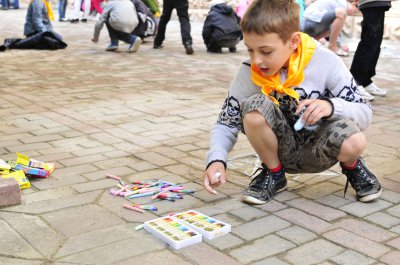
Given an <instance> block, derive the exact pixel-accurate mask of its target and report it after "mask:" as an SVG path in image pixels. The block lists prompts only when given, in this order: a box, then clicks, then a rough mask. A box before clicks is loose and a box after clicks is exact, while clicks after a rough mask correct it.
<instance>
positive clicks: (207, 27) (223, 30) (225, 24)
mask: <svg viewBox="0 0 400 265" xmlns="http://www.w3.org/2000/svg"><path fill="white" fill-rule="evenodd" d="M242 36H243V35H242V32H241V30H240V18H239V16H238V15H237V14H236V12H235V11H234V10H233V9H232V7H230V6H228V5H227V4H225V2H224V1H223V0H213V1H211V2H210V11H209V12H208V14H207V17H206V20H205V22H204V26H203V40H204V44H205V45H206V46H207V51H208V52H216V53H221V52H222V48H223V47H227V48H229V51H230V52H236V45H237V44H238V43H239V41H240V40H241V39H242V38H243V37H242Z"/></svg>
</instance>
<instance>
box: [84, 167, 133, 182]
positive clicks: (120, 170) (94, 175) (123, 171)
mask: <svg viewBox="0 0 400 265" xmlns="http://www.w3.org/2000/svg"><path fill="white" fill-rule="evenodd" d="M135 172H136V171H135V170H133V169H132V168H130V167H127V166H121V167H111V168H108V169H103V170H96V171H94V172H91V173H85V174H82V176H84V177H85V178H88V179H90V180H98V179H106V178H107V177H106V175H107V174H113V175H116V176H119V177H121V178H123V180H125V179H124V177H125V176H128V175H132V174H133V173H135Z"/></svg>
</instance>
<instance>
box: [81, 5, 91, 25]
mask: <svg viewBox="0 0 400 265" xmlns="http://www.w3.org/2000/svg"><path fill="white" fill-rule="evenodd" d="M83 3H84V5H85V6H84V7H83V17H82V19H81V21H82V22H86V21H87V19H88V17H89V13H90V4H91V0H83Z"/></svg>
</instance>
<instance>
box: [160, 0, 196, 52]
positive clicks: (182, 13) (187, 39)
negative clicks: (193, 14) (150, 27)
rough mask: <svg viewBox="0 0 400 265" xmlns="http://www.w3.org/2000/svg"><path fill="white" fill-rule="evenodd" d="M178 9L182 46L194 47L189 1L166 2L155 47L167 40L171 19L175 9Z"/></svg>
mask: <svg viewBox="0 0 400 265" xmlns="http://www.w3.org/2000/svg"><path fill="white" fill-rule="evenodd" d="M174 8H175V9H176V13H177V15H178V18H179V23H180V25H181V36H182V44H183V45H184V46H187V45H192V37H191V36H190V21H189V12H188V10H189V3H188V0H164V1H163V11H162V14H161V18H160V23H159V24H158V31H157V35H156V37H155V39H154V45H161V44H162V42H163V41H164V39H165V30H166V28H167V24H168V22H169V20H170V19H171V14H172V11H173V9H174Z"/></svg>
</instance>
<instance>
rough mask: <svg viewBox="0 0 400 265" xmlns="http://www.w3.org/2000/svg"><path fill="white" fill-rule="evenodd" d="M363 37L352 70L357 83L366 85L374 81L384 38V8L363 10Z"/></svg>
mask: <svg viewBox="0 0 400 265" xmlns="http://www.w3.org/2000/svg"><path fill="white" fill-rule="evenodd" d="M361 12H362V14H363V21H362V22H361V39H360V42H359V43H358V46H357V49H356V52H355V54H354V58H353V62H352V64H351V67H350V72H351V73H352V75H353V76H354V78H355V80H356V81H357V83H358V84H359V85H361V86H363V87H366V86H368V85H370V84H371V83H372V79H371V78H372V77H373V76H374V75H375V68H376V64H377V61H378V58H379V54H380V46H381V43H382V38H383V23H382V22H383V21H384V16H385V9H384V8H375V7H373V8H365V9H362V10H361Z"/></svg>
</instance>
